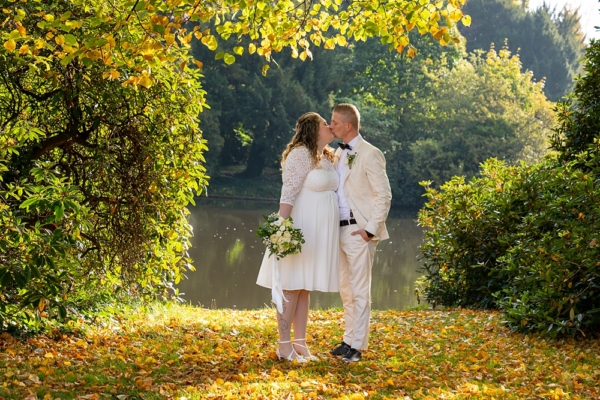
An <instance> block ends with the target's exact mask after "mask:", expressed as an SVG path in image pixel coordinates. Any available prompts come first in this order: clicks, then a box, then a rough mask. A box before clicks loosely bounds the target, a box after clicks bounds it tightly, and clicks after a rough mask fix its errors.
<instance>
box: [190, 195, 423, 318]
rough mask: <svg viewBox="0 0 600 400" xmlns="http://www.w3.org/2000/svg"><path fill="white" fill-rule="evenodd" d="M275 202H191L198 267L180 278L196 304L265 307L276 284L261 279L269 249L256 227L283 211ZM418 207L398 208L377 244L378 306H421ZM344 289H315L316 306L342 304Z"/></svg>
mask: <svg viewBox="0 0 600 400" xmlns="http://www.w3.org/2000/svg"><path fill="white" fill-rule="evenodd" d="M277 207H278V205H277V204H275V203H258V202H245V201H223V200H207V199H201V200H199V201H198V202H197V205H196V207H193V208H190V211H191V216H190V217H191V219H190V222H191V223H192V226H193V227H194V238H193V239H192V249H191V250H190V255H191V256H192V258H193V260H194V266H195V267H196V271H195V272H190V273H188V278H189V279H187V280H184V281H182V282H181V283H180V285H179V288H180V291H181V292H183V293H185V294H184V295H183V298H184V299H185V300H187V301H188V302H191V303H192V304H194V305H201V306H203V307H211V306H212V307H214V306H216V307H218V308H240V309H253V308H261V307H264V306H265V305H268V304H269V303H270V296H271V293H270V290H269V289H266V288H263V287H260V286H258V285H256V283H255V282H256V276H257V275H258V270H259V269H260V263H261V261H262V257H263V254H264V251H265V248H264V246H263V244H262V243H261V242H260V241H259V239H258V238H257V237H256V235H255V233H254V231H255V229H256V227H258V226H259V224H261V223H262V222H263V218H262V215H266V214H269V213H271V212H274V211H277ZM415 218H416V214H415V212H414V211H410V212H408V211H399V210H392V212H391V213H390V217H389V218H388V222H387V225H388V230H389V233H390V239H389V240H386V241H383V242H381V243H380V244H379V246H378V247H377V254H376V256H375V262H374V265H373V283H372V296H371V297H372V300H373V304H372V307H373V309H380V310H381V309H403V308H407V307H411V306H416V305H417V301H416V298H415V296H414V294H413V292H414V281H415V280H416V279H417V278H418V277H419V276H420V272H418V269H419V262H418V261H417V259H416V255H417V247H418V246H419V244H420V243H421V241H422V233H421V229H420V228H419V227H418V226H417V224H416V222H415V221H414V220H415ZM341 305H342V302H341V300H340V297H339V294H338V293H320V292H313V293H312V294H311V307H312V308H329V307H341Z"/></svg>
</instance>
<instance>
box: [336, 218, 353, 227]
mask: <svg viewBox="0 0 600 400" xmlns="http://www.w3.org/2000/svg"><path fill="white" fill-rule="evenodd" d="M353 224H356V220H355V219H354V218H351V219H345V220H343V221H340V226H346V225H353Z"/></svg>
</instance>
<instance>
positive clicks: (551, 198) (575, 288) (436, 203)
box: [419, 147, 600, 336]
mask: <svg viewBox="0 0 600 400" xmlns="http://www.w3.org/2000/svg"><path fill="white" fill-rule="evenodd" d="M598 150H599V148H598V147H597V148H596V149H595V150H594V152H595V154H596V156H598V155H600V151H598ZM586 156H587V155H586ZM581 157H583V156H581ZM591 157H594V155H592V156H591ZM576 165H577V161H574V162H572V163H570V164H568V165H566V166H563V165H559V164H557V162H556V160H552V159H549V160H548V161H546V162H544V163H541V164H537V165H534V166H527V165H522V166H519V167H511V166H507V165H505V164H504V163H501V162H499V161H497V160H488V161H487V162H486V163H484V165H483V166H482V171H481V174H482V177H481V178H478V179H473V180H471V181H470V182H469V183H466V184H465V183H464V181H463V180H461V179H460V178H454V179H453V180H452V181H450V182H448V183H446V184H445V185H443V186H442V187H441V189H440V191H439V192H438V191H436V190H434V189H431V188H428V189H427V197H428V199H429V202H428V203H427V205H426V206H425V208H423V209H422V210H421V211H420V214H419V222H420V224H421V225H422V226H424V227H425V228H426V229H425V240H424V244H423V245H422V252H423V256H424V258H425V263H424V270H425V273H426V277H427V280H428V281H429V282H428V286H427V289H426V291H425V292H426V297H427V299H428V301H430V302H434V303H440V304H445V305H460V306H466V307H477V308H481V307H483V308H500V309H503V310H504V311H505V314H506V320H507V322H508V324H509V325H510V326H511V327H512V328H514V329H516V330H522V331H529V330H534V331H539V332H544V333H547V334H549V335H551V336H556V335H563V334H575V333H577V332H578V331H579V332H588V331H593V330H595V329H598V328H600V268H598V267H600V262H599V261H600V251H599V246H600V242H599V240H600V232H599V231H598V226H600V225H599V224H600V208H599V207H598V204H600V179H598V178H599V177H600V169H599V168H596V169H595V170H594V171H591V172H583V171H582V170H580V169H578V168H576V167H575V166H576Z"/></svg>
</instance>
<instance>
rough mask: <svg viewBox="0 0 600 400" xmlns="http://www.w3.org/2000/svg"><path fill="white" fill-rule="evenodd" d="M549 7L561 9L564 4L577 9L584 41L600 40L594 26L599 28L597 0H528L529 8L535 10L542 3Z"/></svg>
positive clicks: (598, 32)
mask: <svg viewBox="0 0 600 400" xmlns="http://www.w3.org/2000/svg"><path fill="white" fill-rule="evenodd" d="M544 2H545V3H546V4H549V5H550V7H554V6H556V7H557V10H560V9H561V8H563V6H564V5H565V4H570V5H571V6H573V7H574V8H577V7H579V15H581V29H582V30H583V32H584V33H585V34H586V36H587V38H586V41H587V42H589V40H590V39H591V38H594V39H600V31H596V30H595V29H594V26H600V11H598V9H600V2H598V0H529V8H530V9H533V10H535V9H536V8H538V7H539V6H541V5H542V4H543V3H544Z"/></svg>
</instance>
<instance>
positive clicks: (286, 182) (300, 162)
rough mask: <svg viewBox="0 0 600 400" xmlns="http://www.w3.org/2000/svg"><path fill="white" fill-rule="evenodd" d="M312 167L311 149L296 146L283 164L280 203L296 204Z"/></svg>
mask: <svg viewBox="0 0 600 400" xmlns="http://www.w3.org/2000/svg"><path fill="white" fill-rule="evenodd" d="M311 169H312V162H311V156H310V151H309V150H308V149H307V148H306V147H304V146H302V147H296V148H295V149H293V150H292V151H290V153H289V154H288V156H287V158H286V160H285V164H284V166H283V173H282V179H283V187H282V188H281V199H280V200H279V202H280V203H285V204H289V205H292V206H293V205H294V202H295V201H296V196H298V193H300V189H302V185H303V184H304V180H305V179H306V175H308V173H309V172H310V170H311Z"/></svg>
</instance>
